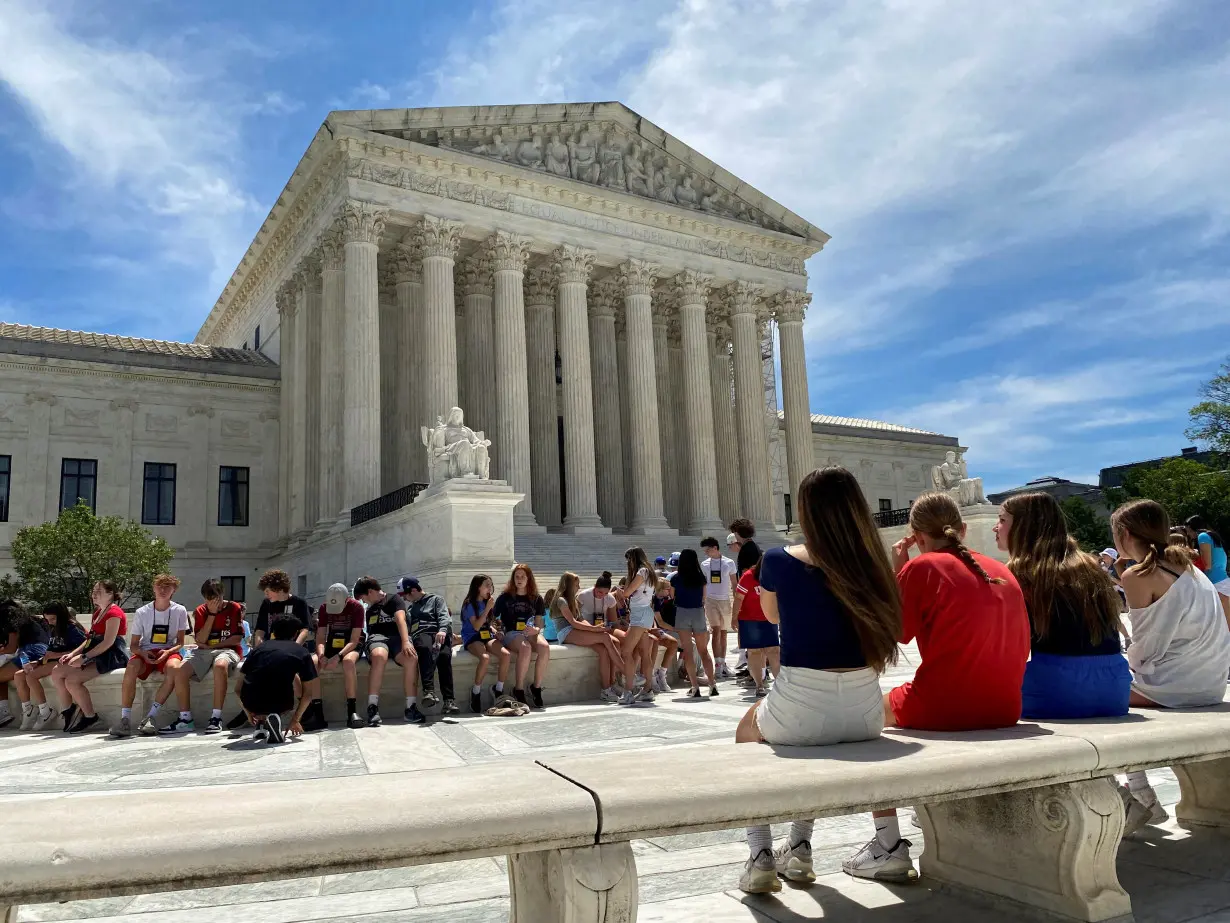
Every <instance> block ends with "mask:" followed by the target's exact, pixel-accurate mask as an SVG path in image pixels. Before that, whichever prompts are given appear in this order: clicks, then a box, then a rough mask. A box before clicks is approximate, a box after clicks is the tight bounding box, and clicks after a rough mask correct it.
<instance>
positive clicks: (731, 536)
mask: <svg viewBox="0 0 1230 923" xmlns="http://www.w3.org/2000/svg"><path fill="white" fill-rule="evenodd" d="M726 544H727V545H737V544H739V536H737V535H735V533H733V532H727V533H726Z"/></svg>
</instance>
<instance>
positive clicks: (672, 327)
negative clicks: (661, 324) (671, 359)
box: [666, 314, 683, 349]
mask: <svg viewBox="0 0 1230 923" xmlns="http://www.w3.org/2000/svg"><path fill="white" fill-rule="evenodd" d="M666 345H667V346H669V347H670V348H671V349H682V348H683V331H682V329H681V328H680V326H679V315H677V314H676V315H674V316H672V317H669V318H667V320H666Z"/></svg>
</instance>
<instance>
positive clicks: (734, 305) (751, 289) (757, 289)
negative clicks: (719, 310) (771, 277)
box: [726, 282, 764, 317]
mask: <svg viewBox="0 0 1230 923" xmlns="http://www.w3.org/2000/svg"><path fill="white" fill-rule="evenodd" d="M763 295H764V288H763V287H762V286H759V285H755V284H753V283H751V282H732V283H730V285H728V286H726V297H727V301H728V304H729V306H730V316H731V317H738V316H739V315H741V314H752V315H755V314H757V313H758V312H759V310H760V299H761V297H762V296H763Z"/></svg>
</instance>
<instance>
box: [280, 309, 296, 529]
mask: <svg viewBox="0 0 1230 923" xmlns="http://www.w3.org/2000/svg"><path fill="white" fill-rule="evenodd" d="M275 297H276V299H277V305H278V350H279V352H278V365H279V366H281V389H282V390H281V392H280V395H279V398H280V405H279V411H280V412H279V417H280V419H281V427H280V433H279V451H280V454H281V458H282V459H283V461H282V464H280V465H279V466H278V469H279V475H278V522H279V527H278V532H279V533H280V534H281V535H282V537H283V538H290V536H291V535H292V534H293V533H294V530H295V528H294V524H293V520H292V515H291V509H292V506H293V500H294V480H293V474H294V472H293V470H292V466H291V463H290V459H291V453H292V446H293V434H294V432H295V403H294V393H295V391H294V388H295V315H296V314H297V313H298V310H299V306H298V304H296V302H295V298H294V296H293V294H292V293H291V291H290V289H289V287H287V286H283V287H282V288H279V289H278V291H277V294H276V296H275Z"/></svg>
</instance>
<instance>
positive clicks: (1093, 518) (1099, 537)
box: [1059, 497, 1114, 554]
mask: <svg viewBox="0 0 1230 923" xmlns="http://www.w3.org/2000/svg"><path fill="white" fill-rule="evenodd" d="M1059 505H1060V506H1061V507H1063V515H1064V518H1065V519H1066V520H1067V521H1068V532H1070V533H1071V534H1072V535H1073V536H1074V537H1075V538H1076V541H1077V542H1078V543H1079V544H1080V546H1081V548H1082V549H1083V550H1084V551H1090V552H1093V553H1094V554H1097V553H1098V552H1099V551H1101V550H1102V549H1103V548H1108V547H1109V546H1111V545H1112V544H1114V543H1113V542H1112V541H1111V538H1110V521H1109V520H1108V519H1107V518H1106V516H1105V515H1103V514H1102V513H1101V512H1100V511H1099V510H1098V509H1097V508H1096V507H1094V506H1093V504H1091V503H1089V501H1087V500H1083V499H1081V498H1080V497H1068V499H1067V500H1063V501H1061V502H1060V504H1059Z"/></svg>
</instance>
